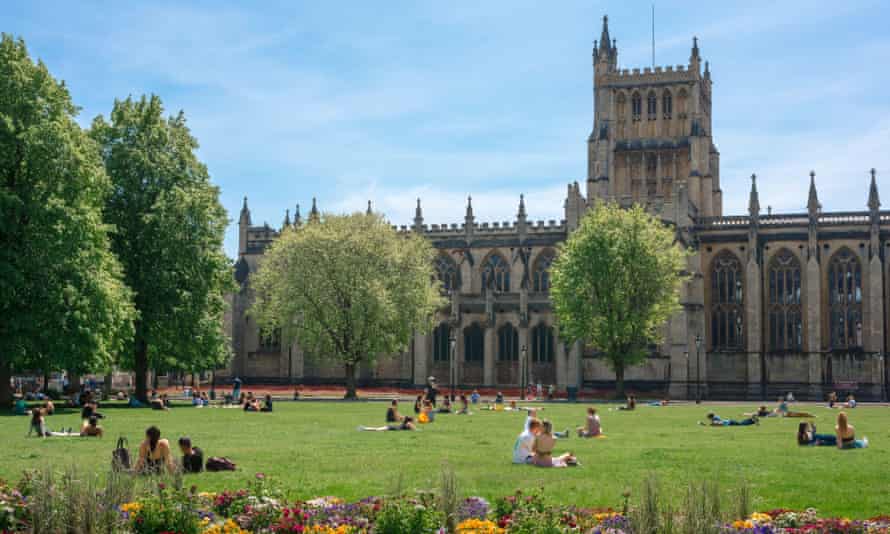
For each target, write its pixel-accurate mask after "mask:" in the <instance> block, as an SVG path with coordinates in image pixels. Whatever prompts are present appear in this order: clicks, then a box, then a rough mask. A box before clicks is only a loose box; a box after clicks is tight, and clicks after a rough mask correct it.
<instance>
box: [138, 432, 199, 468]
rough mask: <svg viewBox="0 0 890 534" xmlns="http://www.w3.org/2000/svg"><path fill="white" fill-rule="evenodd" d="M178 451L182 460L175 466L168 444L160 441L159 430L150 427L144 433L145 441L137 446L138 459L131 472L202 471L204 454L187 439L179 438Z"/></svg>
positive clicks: (164, 440)
mask: <svg viewBox="0 0 890 534" xmlns="http://www.w3.org/2000/svg"><path fill="white" fill-rule="evenodd" d="M179 450H180V452H181V453H182V460H181V462H180V464H179V465H178V466H177V464H176V463H175V462H174V460H173V452H172V451H171V449H170V442H169V441H167V440H166V439H161V430H160V429H159V428H158V427H156V426H150V427H148V429H147V430H146V431H145V440H143V441H142V443H141V444H140V445H139V457H138V458H137V459H136V464H135V465H134V466H133V471H134V472H136V473H139V474H144V475H159V474H161V473H162V472H164V471H166V472H167V473H169V474H173V473H175V472H176V471H177V469H181V470H182V471H183V472H184V473H198V472H201V471H203V470H204V452H203V451H202V450H201V449H200V448H198V447H195V446H193V445H192V440H191V439H190V438H188V437H181V438H179Z"/></svg>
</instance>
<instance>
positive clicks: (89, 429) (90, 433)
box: [80, 415, 104, 438]
mask: <svg viewBox="0 0 890 534" xmlns="http://www.w3.org/2000/svg"><path fill="white" fill-rule="evenodd" d="M103 432H104V431H103V430H102V427H101V426H99V419H98V418H97V417H96V416H95V415H94V416H93V417H90V418H89V420H88V421H85V422H84V424H83V426H81V427H80V435H81V436H83V437H95V438H101V437H102V434H103Z"/></svg>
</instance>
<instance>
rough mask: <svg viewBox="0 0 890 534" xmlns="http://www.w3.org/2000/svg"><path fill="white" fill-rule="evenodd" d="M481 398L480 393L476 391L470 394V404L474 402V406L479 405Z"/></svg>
mask: <svg viewBox="0 0 890 534" xmlns="http://www.w3.org/2000/svg"><path fill="white" fill-rule="evenodd" d="M479 397H480V396H479V391H478V390H475V389H474V390H473V393H471V394H470V402H472V403H473V404H479Z"/></svg>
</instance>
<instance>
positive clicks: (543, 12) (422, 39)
mask: <svg viewBox="0 0 890 534" xmlns="http://www.w3.org/2000/svg"><path fill="white" fill-rule="evenodd" d="M655 4H656V19H657V20H656V63H657V64H672V65H677V64H685V63H686V62H687V61H688V57H689V48H690V45H691V40H692V36H693V35H697V36H698V37H699V42H700V47H701V52H702V55H703V56H704V58H705V59H707V60H709V61H710V62H711V72H712V76H713V79H714V84H715V85H714V104H713V109H714V136H715V141H716V143H717V146H718V148H719V150H720V152H721V158H722V161H721V176H722V185H723V190H724V208H725V213H727V214H732V213H742V212H744V210H745V206H746V205H747V192H748V188H749V181H748V178H747V177H748V176H750V174H751V173H752V172H756V173H757V174H758V176H759V178H760V179H759V180H758V186H759V189H760V193H761V204H762V205H763V206H764V207H765V206H767V205H770V206H772V207H773V209H774V210H785V211H787V210H800V209H802V208H803V207H804V206H805V205H806V193H807V187H808V172H809V170H810V169H814V170H815V171H816V174H817V175H816V180H817V185H818V187H819V194H820V200H821V201H822V203H823V205H824V207H825V209H827V210H847V209H864V207H865V202H866V198H867V193H868V189H867V187H868V172H867V171H868V169H869V168H871V167H876V168H877V169H878V181H879V184H878V185H879V187H880V188H881V192H882V193H883V195H884V197H885V199H890V187H888V185H890V179H888V173H890V98H888V97H887V94H886V88H887V87H888V86H890V70H888V69H887V64H888V59H890V31H888V27H887V21H888V20H890V4H887V3H886V2H880V1H877V0H875V1H866V0H863V1H849V2H836V1H831V2H829V1H821V2H820V1H783V2H774V1H770V2H766V1H763V2H760V1H752V2H732V3H729V2H666V1H657V2H656V3H655ZM650 9H651V3H650V2H635V1H634V2H632V1H627V0H624V1H612V2H595V1H589V0H588V1H572V2H568V1H565V2H539V1H521V0H504V1H486V2H469V1H465V2H408V1H405V2H397V1H387V2H350V3H346V2H290V1H289V2H281V3H274V2H251V3H249V4H248V3H247V2H243V3H242V2H224V1H208V2H191V3H187V2H172V1H171V2H99V1H95V2H41V1H34V2H17V3H7V4H4V6H3V9H2V10H0V30H2V31H4V32H8V33H13V34H15V35H17V36H21V37H24V38H25V40H26V42H27V43H28V46H29V48H30V51H31V54H32V56H34V57H39V58H41V59H42V60H43V61H44V62H46V63H47V64H48V65H49V68H50V70H51V71H52V72H53V73H54V74H55V75H56V76H57V77H58V78H61V79H64V80H65V81H66V82H67V83H68V85H69V87H70V89H71V93H72V95H73V97H74V100H75V102H76V103H77V104H78V105H80V106H81V107H82V108H83V111H82V113H81V116H80V121H81V123H82V124H83V125H88V124H89V122H90V121H91V120H92V118H93V117H94V116H96V115H97V114H100V113H101V114H107V113H108V112H109V110H110V108H111V105H112V102H113V100H114V98H116V97H117V98H122V97H126V96H127V95H128V94H133V95H138V94H142V93H157V94H159V95H160V96H161V97H162V99H163V100H164V102H165V105H166V107H167V109H168V111H169V112H170V113H174V112H175V111H177V110H179V109H182V110H184V111H185V113H186V116H187V117H188V119H189V123H190V126H191V128H192V131H193V133H194V135H195V136H196V137H197V138H198V140H199V141H200V143H201V149H200V157H201V159H202V160H203V161H204V162H205V163H206V164H207V165H208V167H209V169H210V172H211V175H212V177H213V180H214V182H215V183H217V184H219V186H220V187H221V189H222V201H223V203H224V205H225V207H226V208H227V209H228V211H229V215H230V217H231V218H232V219H237V216H238V210H239V209H240V205H241V199H242V197H243V196H244V195H247V196H248V197H249V204H250V208H251V212H252V215H253V220H254V223H255V224H261V223H262V222H263V221H268V222H269V223H270V224H271V225H273V226H276V227H277V226H279V225H280V223H281V220H282V219H283V216H284V210H285V209H286V208H290V209H291V213H293V207H294V205H295V204H297V203H299V204H300V205H301V207H302V209H303V212H304V214H305V212H306V211H308V207H309V205H310V204H311V198H312V197H313V196H317V197H318V202H319V207H320V208H321V209H322V210H329V211H352V210H359V209H364V207H365V204H366V202H367V200H368V199H370V200H372V201H373V202H374V206H375V208H376V209H378V210H380V211H383V212H384V213H385V214H386V215H387V216H388V217H389V218H390V220H392V221H393V222H394V223H397V224H408V223H410V220H411V218H412V217H413V215H414V203H415V200H414V199H415V198H416V197H418V196H419V197H421V198H422V199H423V206H424V214H425V216H426V221H427V222H428V223H443V222H449V223H450V222H459V221H460V220H461V219H462V217H463V209H464V205H465V199H466V195H467V194H472V195H473V198H474V202H473V204H474V208H475V210H476V216H477V219H478V220H499V221H503V220H508V219H512V218H513V216H514V214H515V212H516V204H517V202H518V197H519V194H520V193H525V195H526V199H527V205H528V210H529V215H530V217H532V218H533V219H560V218H562V216H563V214H562V201H563V198H564V196H565V184H566V183H568V182H570V181H573V180H578V181H583V179H584V178H585V172H586V171H585V169H586V148H585V143H586V139H587V136H588V134H589V133H590V127H591V122H592V109H591V107H592V103H591V91H592V72H591V70H592V69H591V62H590V59H591V58H590V54H591V47H592V42H593V40H594V39H596V38H598V37H599V33H600V27H601V18H602V15H603V14H608V15H609V19H610V30H611V34H612V37H614V38H616V39H617V40H618V47H619V63H620V65H621V67H623V68H633V67H643V66H649V65H650V63H651V58H650V54H651V50H650V46H651V45H650V42H651V34H650V32H651V21H650ZM888 203H890V200H885V204H888ZM236 249H237V230H236V228H235V226H234V225H232V226H231V227H230V228H229V231H228V234H227V240H226V250H227V252H228V253H229V255H232V256H233V255H234V254H235V252H236Z"/></svg>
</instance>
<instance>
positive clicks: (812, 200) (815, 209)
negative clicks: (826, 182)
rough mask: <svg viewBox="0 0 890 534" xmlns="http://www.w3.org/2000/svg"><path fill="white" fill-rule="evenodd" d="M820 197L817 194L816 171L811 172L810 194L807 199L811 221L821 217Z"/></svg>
mask: <svg viewBox="0 0 890 534" xmlns="http://www.w3.org/2000/svg"><path fill="white" fill-rule="evenodd" d="M820 207H821V206H820V204H819V195H818V194H817V193H816V171H810V194H809V196H808V197H807V212H808V213H809V214H810V219H812V218H814V217H817V216H818V215H819V208H820Z"/></svg>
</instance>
